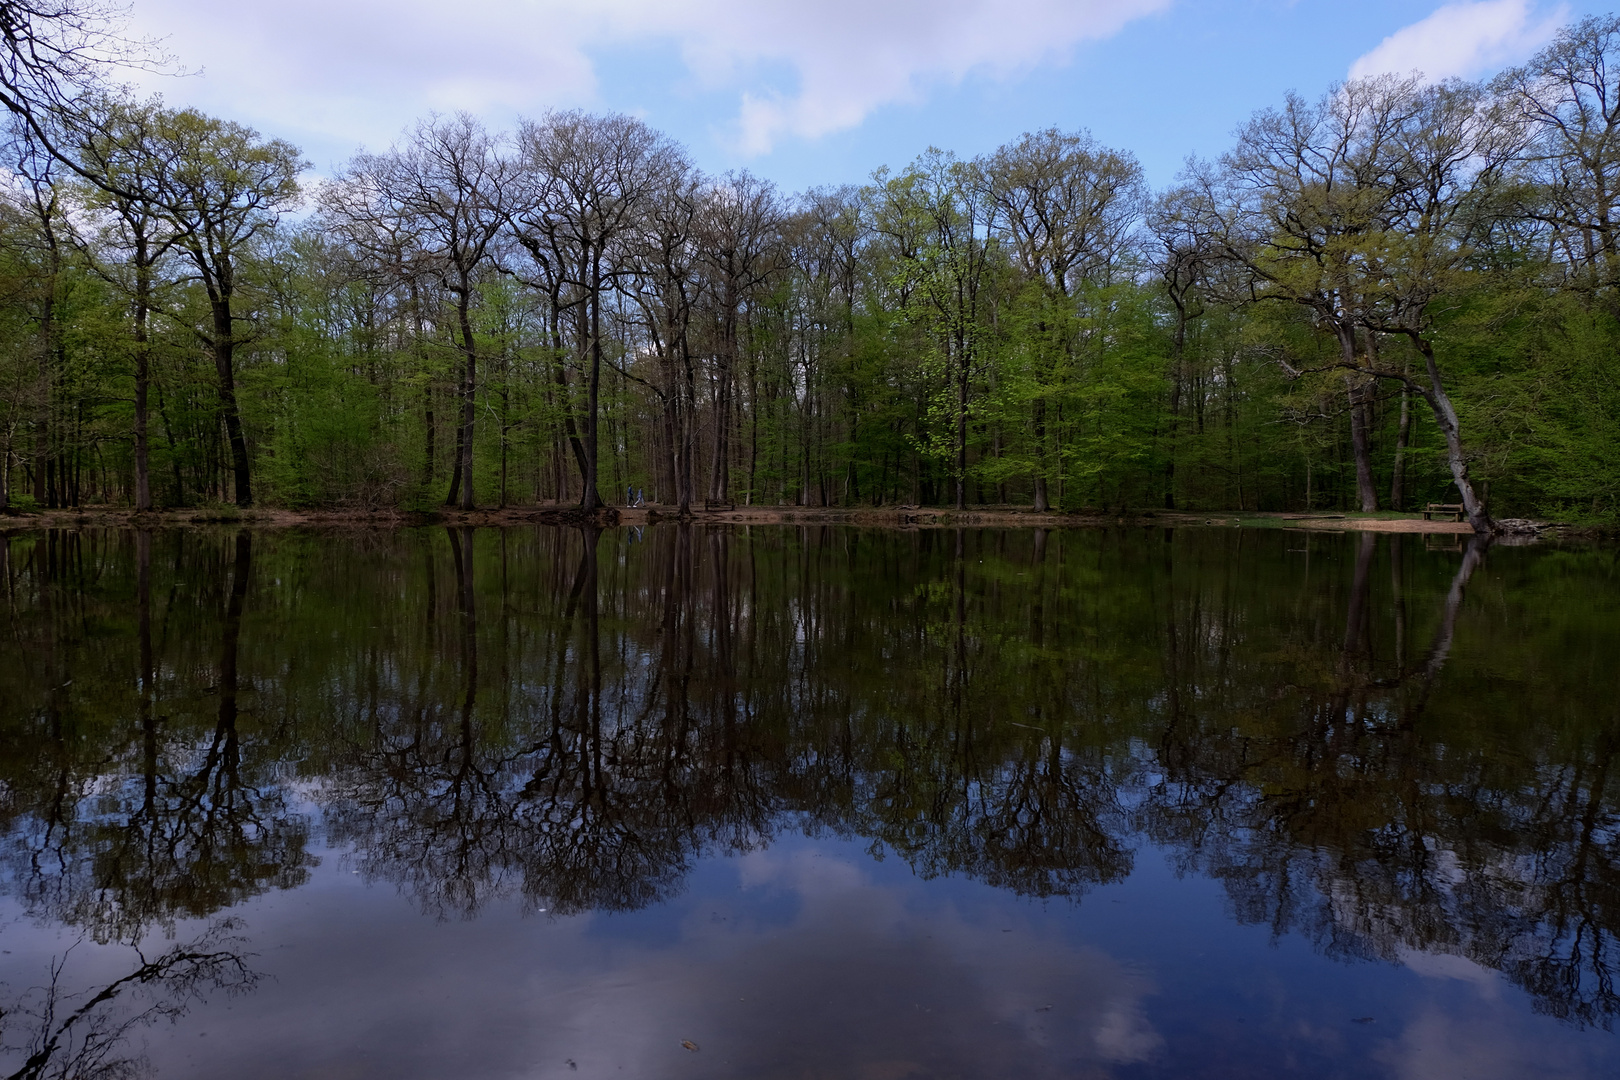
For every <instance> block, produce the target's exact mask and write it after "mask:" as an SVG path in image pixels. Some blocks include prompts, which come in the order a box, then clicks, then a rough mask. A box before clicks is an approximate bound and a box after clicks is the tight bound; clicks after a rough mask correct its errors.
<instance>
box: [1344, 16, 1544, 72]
mask: <svg viewBox="0 0 1620 1080" xmlns="http://www.w3.org/2000/svg"><path fill="white" fill-rule="evenodd" d="M1566 18H1567V11H1566V9H1565V8H1563V7H1562V6H1560V7H1559V8H1558V10H1557V11H1556V12H1554V13H1553V14H1552V15H1551V16H1550V17H1548V18H1545V19H1537V18H1536V17H1535V13H1534V11H1533V5H1532V3H1531V2H1530V0H1481V2H1479V3H1456V4H1447V5H1445V6H1444V7H1442V8H1440V9H1438V10H1436V11H1435V12H1434V13H1433V14H1432V15H1430V16H1429V17H1428V18H1426V19H1422V20H1420V21H1418V22H1415V23H1413V24H1412V25H1410V26H1407V27H1403V28H1401V29H1400V30H1397V31H1395V32H1394V33H1393V34H1391V35H1389V37H1387V38H1385V39H1384V40H1383V41H1381V42H1380V43H1379V44H1378V47H1377V48H1375V49H1373V50H1372V51H1371V52H1369V53H1367V54H1366V55H1365V56H1363V57H1361V58H1360V59H1359V60H1357V61H1356V62H1355V63H1353V64H1351V65H1350V77H1351V78H1352V79H1361V78H1366V77H1368V76H1371V75H1382V74H1385V73H1393V74H1396V75H1405V74H1408V73H1410V72H1413V71H1418V72H1422V73H1423V75H1424V76H1425V77H1426V78H1428V79H1429V80H1431V81H1434V82H1438V81H1440V80H1441V79H1449V78H1454V77H1457V78H1468V77H1472V76H1476V75H1480V74H1483V73H1485V72H1487V71H1490V70H1491V69H1493V68H1497V67H1503V66H1505V65H1507V64H1511V63H1514V62H1516V61H1519V60H1522V59H1524V58H1525V57H1527V56H1529V55H1530V54H1531V53H1533V52H1535V51H1536V50H1537V49H1539V48H1540V47H1541V46H1542V45H1544V44H1546V42H1547V41H1548V40H1549V39H1550V38H1551V37H1552V35H1553V33H1554V32H1555V31H1556V30H1557V29H1558V26H1559V24H1560V23H1562V22H1563V21H1564V20H1565V19H1566Z"/></svg>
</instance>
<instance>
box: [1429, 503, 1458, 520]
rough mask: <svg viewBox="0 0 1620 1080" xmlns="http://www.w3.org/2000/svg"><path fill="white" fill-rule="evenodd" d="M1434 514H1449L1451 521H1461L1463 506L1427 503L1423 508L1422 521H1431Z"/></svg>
mask: <svg viewBox="0 0 1620 1080" xmlns="http://www.w3.org/2000/svg"><path fill="white" fill-rule="evenodd" d="M1435 514H1450V515H1451V520H1453V521H1461V520H1462V519H1463V505H1462V503H1429V504H1428V505H1427V506H1425V507H1424V508H1423V520H1424V521H1433V520H1434V515H1435Z"/></svg>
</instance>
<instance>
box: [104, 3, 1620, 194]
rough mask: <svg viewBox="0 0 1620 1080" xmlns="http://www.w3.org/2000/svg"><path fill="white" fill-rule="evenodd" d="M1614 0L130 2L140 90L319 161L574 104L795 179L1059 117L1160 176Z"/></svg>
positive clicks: (862, 174) (1514, 54) (1003, 135)
mask: <svg viewBox="0 0 1620 1080" xmlns="http://www.w3.org/2000/svg"><path fill="white" fill-rule="evenodd" d="M1612 2H1613V0H1610V3H1612ZM1610 3H1596V4H1593V3H1581V2H1575V0H1570V2H1565V3H1557V2H1547V0H1458V2H1454V3H1450V4H1440V3H1433V2H1420V3H1412V2H1410V0H1408V2H1405V3H1398V2H1388V0H999V2H985V0H818V2H816V3H804V2H802V0H801V2H798V3H793V2H788V0H747V2H738V0H481V2H480V0H463V3H462V4H461V5H460V6H455V5H450V4H446V3H444V2H443V0H280V2H278V3H274V4H269V3H260V4H242V5H219V4H217V3H215V4H204V3H202V2H201V0H134V3H133V7H132V23H133V29H134V30H135V31H137V32H139V33H143V34H149V35H152V36H155V37H161V38H163V39H164V45H165V47H166V49H167V50H168V51H169V52H170V53H172V54H173V56H174V57H175V59H176V61H178V63H179V64H181V65H182V66H184V67H186V68H188V69H190V70H192V71H193V72H196V73H195V74H192V75H189V76H187V77H183V78H167V77H153V76H143V77H141V78H140V80H139V81H140V82H141V83H142V85H144V86H145V87H146V88H148V89H151V90H156V91H160V92H161V93H163V94H164V96H165V97H166V98H167V99H168V100H169V101H170V102H171V103H173V104H188V105H196V106H198V107H200V108H203V109H206V110H208V111H210V112H213V113H216V114H218V115H221V116H226V117H229V118H232V119H236V120H240V121H243V122H245V123H249V124H252V125H253V126H255V127H257V128H258V129H259V130H261V131H262V132H264V133H266V134H273V135H277V136H280V137H283V138H287V139H290V140H292V141H293V142H295V143H297V144H298V145H299V146H301V147H303V149H304V151H305V154H306V156H307V157H308V158H309V159H310V160H311V162H312V163H313V164H314V166H315V170H316V172H317V173H329V172H330V171H332V170H333V169H334V167H335V166H337V165H338V164H339V163H341V162H342V161H343V160H344V159H346V158H347V157H348V156H349V155H350V154H352V153H353V152H354V151H355V150H356V149H358V148H360V147H362V146H364V147H366V148H368V149H382V148H384V147H386V146H387V145H388V144H389V143H390V142H391V141H393V140H395V139H396V138H397V137H398V136H399V133H400V132H401V131H402V130H403V129H404V128H405V127H407V126H408V125H409V124H410V123H411V122H412V121H413V120H414V119H415V118H417V117H419V116H421V115H424V114H425V113H427V112H428V111H429V110H438V111H441V112H448V111H454V110H456V109H467V110H468V111H470V112H473V113H474V114H476V115H479V116H481V117H482V118H484V120H485V121H486V123H488V124H489V125H491V126H492V127H497V128H499V127H505V126H508V125H510V124H511V123H512V121H513V120H514V118H515V117H517V116H520V115H537V114H539V113H541V112H543V111H544V110H545V109H547V108H573V107H579V108H585V109H592V110H619V111H624V112H630V113H633V114H635V115H638V116H641V117H642V118H644V119H645V120H647V122H648V123H650V124H652V125H653V126H655V127H657V128H659V129H661V130H663V131H665V132H668V133H669V134H670V135H672V136H674V137H676V138H678V139H679V140H681V141H682V142H683V143H685V144H686V145H687V146H688V147H689V149H690V150H691V152H692V155H693V157H694V158H695V159H696V160H697V162H698V164H699V165H700V166H702V167H703V168H705V169H708V170H711V171H720V170H724V169H728V168H748V169H750V170H752V171H754V172H755V173H757V174H759V175H762V176H765V177H768V178H770V179H772V180H774V181H776V182H777V183H778V184H779V185H781V186H782V187H784V188H786V189H788V190H794V191H796V190H802V189H804V188H807V187H811V186H815V185H823V184H840V183H860V182H862V181H864V180H865V179H866V178H867V177H868V176H869V175H870V174H871V172H872V170H874V169H876V168H877V167H879V166H881V165H890V166H901V165H904V164H905V163H906V162H908V161H910V160H911V159H912V158H914V157H915V156H916V155H917V154H918V153H920V152H921V151H923V150H924V149H926V148H927V147H928V146H930V145H934V146H940V147H943V148H946V149H949V150H953V151H955V152H957V153H958V154H961V155H963V156H972V155H974V154H979V153H984V152H987V151H990V150H993V149H995V147H997V146H998V145H1000V144H1002V143H1004V142H1007V141H1010V140H1012V139H1014V138H1016V137H1017V136H1018V135H1019V134H1021V133H1023V132H1025V131H1030V130H1035V129H1038V128H1043V127H1049V126H1054V125H1055V126H1058V127H1061V128H1065V129H1074V128H1089V129H1090V130H1091V131H1092V132H1093V133H1094V134H1095V135H1096V136H1097V137H1098V138H1099V139H1100V140H1102V141H1103V142H1104V143H1106V144H1109V145H1112V146H1116V147H1120V148H1123V149H1127V150H1130V151H1131V152H1133V153H1135V154H1136V155H1137V157H1138V158H1140V159H1141V161H1142V164H1143V166H1144V167H1145V168H1146V171H1147V175H1148V179H1149V181H1150V182H1151V183H1153V184H1154V185H1155V186H1163V185H1165V184H1168V183H1169V182H1170V181H1171V180H1172V179H1173V178H1174V176H1175V174H1176V172H1177V170H1178V169H1179V168H1180V167H1181V163H1182V161H1183V160H1184V159H1185V157H1186V156H1187V155H1188V154H1190V153H1198V154H1201V155H1206V156H1214V155H1216V154H1219V153H1220V152H1221V150H1222V149H1224V148H1225V146H1226V145H1227V143H1228V141H1229V137H1230V135H1231V132H1232V130H1233V129H1234V128H1235V127H1236V126H1237V125H1238V124H1239V123H1241V122H1242V121H1243V120H1244V119H1245V118H1247V117H1248V116H1249V115H1250V114H1251V113H1253V112H1254V111H1255V110H1256V109H1259V108H1263V107H1266V106H1268V105H1274V104H1276V103H1278V102H1279V101H1280V100H1281V99H1282V96H1283V95H1284V94H1285V93H1286V92H1287V91H1288V90H1290V89H1295V90H1299V91H1300V92H1302V93H1304V94H1306V95H1307V96H1315V95H1317V94H1319V93H1321V92H1322V91H1323V90H1324V89H1326V88H1327V87H1328V86H1329V85H1330V84H1332V83H1333V82H1335V81H1337V80H1340V79H1343V78H1345V77H1346V76H1348V75H1350V74H1351V73H1352V72H1355V73H1358V74H1360V73H1368V72H1373V71H1377V70H1384V69H1391V70H1399V71H1407V70H1411V69H1414V68H1419V69H1422V70H1424V71H1425V72H1427V73H1428V74H1430V75H1433V76H1437V77H1439V76H1449V75H1462V76H1467V77H1473V76H1478V75H1483V74H1489V73H1491V72H1493V71H1495V70H1498V69H1499V68H1501V67H1503V66H1505V65H1507V64H1510V63H1514V62H1517V61H1519V60H1522V59H1524V58H1526V57H1528V56H1529V55H1530V54H1531V53H1533V52H1534V51H1535V49H1536V48H1538V47H1539V46H1540V45H1541V44H1543V43H1545V41H1546V40H1547V39H1548V38H1549V37H1550V36H1551V34H1552V33H1553V32H1554V30H1555V29H1556V27H1557V26H1558V25H1560V24H1562V23H1566V22H1569V21H1573V20H1575V19H1578V18H1580V17H1582V16H1584V15H1588V14H1606V13H1607V12H1608V11H1609V10H1610Z"/></svg>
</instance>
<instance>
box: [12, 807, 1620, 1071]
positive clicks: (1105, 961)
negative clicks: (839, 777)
mask: <svg viewBox="0 0 1620 1080" xmlns="http://www.w3.org/2000/svg"><path fill="white" fill-rule="evenodd" d="M352 870H353V864H352V863H351V862H349V861H348V860H347V859H345V858H343V857H342V856H341V855H331V854H329V857H327V858H325V859H323V860H322V864H321V866H320V867H319V868H318V869H317V870H316V872H315V874H314V876H313V879H312V881H311V882H310V884H309V885H307V886H305V887H303V888H300V889H297V890H292V891H289V892H282V893H276V894H271V895H268V896H264V897H261V898H259V899H256V900H254V901H252V902H250V903H248V904H245V905H242V907H241V908H239V909H238V911H237V914H239V915H241V916H242V918H243V923H244V927H243V929H244V933H245V934H246V935H247V936H248V937H249V939H250V948H251V949H252V951H253V952H254V953H256V954H257V955H256V956H255V957H254V959H253V966H254V967H256V968H257V969H259V970H261V971H264V972H266V973H267V974H269V975H270V976H271V978H269V979H267V980H266V981H264V982H263V983H261V985H260V987H259V988H258V990H257V991H255V992H254V993H252V994H251V995H248V996H244V997H236V998H216V999H215V1000H213V1001H211V1002H210V1003H209V1004H208V1005H206V1006H203V1007H200V1008H197V1009H195V1010H194V1011H193V1012H192V1013H191V1014H190V1015H189V1016H188V1017H186V1018H185V1019H184V1020H183V1021H182V1022H181V1023H179V1024H176V1025H173V1026H170V1025H166V1024H165V1025H160V1026H158V1027H155V1028H153V1029H151V1030H150V1031H149V1032H148V1034H147V1037H148V1038H149V1040H150V1048H149V1056H150V1058H151V1061H152V1064H153V1066H154V1069H155V1073H156V1075H157V1076H161V1077H218V1076H230V1077H233V1078H240V1080H254V1078H258V1077H266V1078H268V1077H277V1078H284V1077H322V1078H326V1077H332V1078H338V1077H342V1078H370V1077H378V1078H381V1077H388V1078H400V1080H409V1078H413V1077H424V1078H425V1077H452V1076H454V1077H534V1078H541V1077H570V1078H572V1077H582V1078H583V1077H593V1076H597V1077H616V1076H622V1077H649V1078H659V1077H700V1076H701V1077H725V1076H736V1077H774V1076H784V1077H787V1076H791V1077H872V1078H883V1077H894V1078H903V1077H954V1076H962V1077H994V1076H1007V1077H1014V1076H1017V1077H1041V1076H1064V1077H1119V1078H1121V1080H1124V1078H1129V1077H1140V1076H1167V1077H1168V1076H1176V1077H1182V1076H1228V1075H1267V1076H1271V1075H1278V1076H1281V1075H1308V1076H1323V1077H1330V1076H1342V1077H1392V1078H1407V1077H1411V1078H1417V1077H1437V1078H1447V1077H1463V1076H1473V1077H1484V1078H1487V1080H1490V1078H1504V1080H1505V1078H1507V1077H1516V1076H1529V1075H1536V1076H1556V1077H1570V1078H1575V1077H1598V1076H1611V1075H1615V1067H1616V1064H1617V1063H1620V1055H1617V1053H1616V1050H1617V1047H1616V1039H1615V1038H1614V1036H1612V1035H1609V1034H1607V1033H1603V1032H1581V1031H1579V1030H1577V1029H1575V1028H1572V1027H1570V1026H1567V1025H1563V1024H1560V1023H1558V1022H1556V1021H1553V1020H1551V1019H1548V1018H1545V1017H1538V1016H1535V1015H1533V1014H1532V1013H1531V1011H1530V1009H1529V1006H1528V999H1527V998H1526V997H1525V996H1524V995H1523V994H1522V993H1521V992H1519V991H1518V990H1516V989H1515V988H1513V987H1512V986H1511V985H1509V984H1507V983H1506V982H1505V981H1504V980H1502V979H1501V977H1500V976H1498V975H1496V974H1495V973H1494V972H1490V971H1488V970H1486V969H1484V968H1480V967H1478V966H1477V965H1473V964H1470V963H1469V962H1467V961H1465V960H1461V959H1459V958H1455V957H1449V956H1441V955H1434V954H1410V955H1406V956H1404V957H1403V961H1404V966H1397V965H1391V964H1384V963H1376V962H1371V963H1369V962H1363V963H1352V964H1344V963H1340V962H1336V961H1334V960H1330V959H1327V958H1325V957H1323V956H1322V955H1320V953H1318V952H1317V951H1316V950H1315V949H1314V948H1313V947H1312V945H1311V944H1310V943H1309V942H1308V941H1305V940H1304V939H1303V938H1301V937H1300V936H1299V935H1295V934H1289V935H1284V936H1282V937H1279V938H1276V939H1273V937H1272V935H1271V933H1270V931H1269V930H1268V929H1267V928H1266V927H1263V926H1241V925H1238V924H1236V923H1234V922H1233V921H1232V918H1231V915H1230V912H1229V909H1228V904H1227V901H1226V899H1225V896H1224V893H1223V891H1222V888H1221V886H1220V885H1219V884H1218V883H1216V882H1212V881H1210V880H1208V879H1204V878H1199V877H1186V878H1178V877H1177V876H1175V875H1174V874H1173V873H1172V872H1171V871H1170V870H1169V869H1168V868H1167V867H1166V865H1165V864H1164V863H1163V861H1162V860H1161V859H1159V858H1158V857H1157V855H1156V854H1155V853H1154V852H1152V851H1146V852H1143V853H1142V857H1141V858H1140V859H1139V860H1138V863H1137V868H1136V872H1135V873H1134V874H1133V875H1132V876H1131V878H1130V879H1129V880H1128V881H1126V882H1124V883H1123V884H1121V885H1118V886H1111V887H1107V888H1101V889H1098V890H1096V891H1095V892H1093V893H1091V894H1090V895H1089V896H1087V897H1086V898H1085V900H1084V902H1083V903H1082V904H1080V905H1072V904H1069V903H1067V902H1062V901H1059V902H1052V903H1049V904H1042V903H1038V902H1030V901H1026V900H1020V899H1018V898H1015V897H1012V896H1009V895H1008V894H1005V893H1002V892H998V891H997V890H995V889H992V888H990V887H987V886H985V885H983V884H980V883H976V882H972V881H968V880H965V879H961V878H950V877H947V878H939V879H934V880H931V881H923V880H920V879H918V878H916V877H915V876H914V875H913V874H912V873H911V871H910V870H909V869H908V868H907V867H906V866H905V865H904V864H903V863H901V862H900V861H899V860H895V859H888V860H873V859H872V858H870V857H869V856H868V855H867V853H866V851H865V850H864V847H863V846H862V845H858V844H853V843H841V842H837V841H829V840H815V841H811V840H805V839H802V838H787V839H784V840H782V841H780V842H778V843H776V844H775V845H773V846H772V847H770V848H768V849H764V850H759V851H755V852H753V853H750V854H748V855H744V856H738V857H731V858H714V859H707V860H703V861H701V862H700V863H699V864H698V865H697V866H696V867H695V868H694V870H693V872H692V873H691V875H690V876H689V877H688V878H687V881H686V886H687V887H686V889H685V891H684V892H683V893H681V894H680V895H679V896H677V897H675V898H674V899H673V900H671V901H670V902H668V903H666V904H662V905H655V906H653V907H650V908H648V909H645V910H642V911H638V912H633V913H629V914H621V915H612V916H605V915H585V916H579V917H571V918H561V919H559V918H553V917H551V916H550V915H549V914H531V915H528V916H523V915H522V914H520V913H519V911H518V910H517V907H516V905H515V904H500V903H497V904H492V905H490V907H489V908H488V909H487V910H486V912H485V913H484V914H483V915H482V916H480V917H479V918H477V919H474V920H470V921H453V920H452V921H436V920H434V919H431V918H427V917H424V916H422V915H421V914H419V913H418V911H417V910H416V909H415V908H414V907H413V906H412V904H411V902H410V901H409V900H408V899H407V898H405V897H402V896H400V895H399V894H397V893H396V892H395V891H394V889H393V888H391V887H390V886H388V885H386V884H380V883H374V882H368V881H367V880H366V879H365V878H364V877H363V876H362V875H358V874H355V873H353V872H352ZM180 932H181V933H182V934H184V933H185V932H186V928H184V927H182V928H180ZM0 938H3V939H5V940H4V941H3V942H0V944H3V945H4V946H5V947H7V948H11V949H13V950H14V951H13V953H11V954H7V955H5V956H0V960H4V961H5V962H6V968H7V969H8V970H7V973H6V981H7V982H8V983H9V984H11V985H16V984H17V982H18V978H17V974H16V973H17V972H18V971H21V970H23V969H27V970H28V971H30V972H32V971H34V970H35V969H38V970H39V971H40V972H41V973H42V972H43V970H44V968H45V966H46V965H47V964H48V958H49V954H50V952H51V951H52V950H60V949H61V948H62V947H63V946H64V943H65V942H66V941H67V940H68V939H67V938H65V937H64V936H63V935H62V933H61V932H60V931H58V930H56V929H50V928H39V927H31V926H29V925H27V924H26V923H21V922H16V921H12V922H8V923H7V924H6V925H5V926H4V927H3V928H0ZM116 952H117V950H97V949H95V948H93V947H90V946H87V945H86V946H80V947H79V949H77V950H75V952H74V954H73V960H72V964H73V965H75V966H74V968H73V969H71V970H72V971H76V972H77V974H78V975H79V976H81V977H83V978H86V979H88V978H89V977H90V976H91V975H92V974H93V973H94V972H96V971H99V970H102V969H105V970H106V971H107V972H115V971H117V970H118V967H119V964H121V963H122V962H123V960H122V959H120V958H118V957H116V956H115V955H114V954H115V953H116ZM30 977H37V976H30ZM1368 1017H1370V1018H1371V1021H1370V1022H1357V1021H1366V1019H1367V1018H1368ZM683 1040H686V1041H690V1042H692V1043H694V1044H696V1045H697V1046H698V1048H699V1049H698V1050H697V1051H689V1050H686V1049H683V1048H682V1046H681V1043H682V1041H683ZM570 1062H572V1063H573V1064H572V1065H570V1064H569V1063H570Z"/></svg>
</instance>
